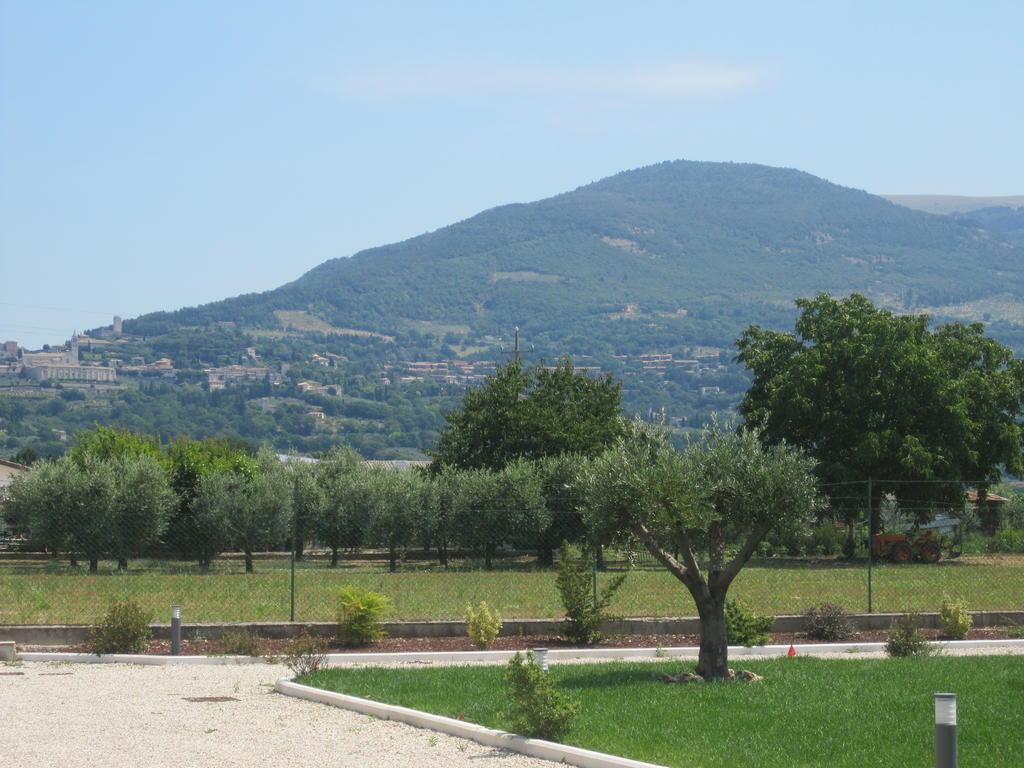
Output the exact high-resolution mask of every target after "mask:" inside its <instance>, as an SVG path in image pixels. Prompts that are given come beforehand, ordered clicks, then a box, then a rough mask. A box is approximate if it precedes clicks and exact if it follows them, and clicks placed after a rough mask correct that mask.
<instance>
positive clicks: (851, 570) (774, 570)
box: [0, 555, 1024, 624]
mask: <svg viewBox="0 0 1024 768" xmlns="http://www.w3.org/2000/svg"><path fill="white" fill-rule="evenodd" d="M472 565H474V564H472V563H467V564H464V565H463V566H462V567H460V568H452V569H450V570H444V569H442V568H440V567H439V566H437V565H434V564H430V563H427V562H423V561H421V562H416V561H410V562H407V563H406V564H404V565H403V567H402V568H401V569H400V570H399V571H398V572H397V573H388V572H387V568H386V566H385V565H384V564H382V563H380V562H378V561H373V560H366V559H363V560H359V561H346V562H345V563H344V564H343V565H342V566H340V567H338V568H336V569H332V568H328V567H326V564H325V562H324V561H323V560H321V559H312V560H309V561H304V562H302V563H300V564H299V565H298V566H297V568H296V594H295V606H296V619H297V620H299V621H331V620H333V619H334V618H335V610H334V607H333V603H334V595H335V594H336V592H337V591H338V589H339V588H340V587H342V586H344V585H348V584H354V585H358V586H361V587H365V588H368V589H373V590H376V591H379V592H383V593H384V594H386V595H388V596H389V597H390V598H391V599H392V600H393V601H394V606H395V610H394V613H393V614H392V615H391V617H390V618H392V619H409V620H413V619H460V618H462V616H463V614H464V612H465V608H466V606H467V605H469V604H474V605H475V604H476V603H478V602H480V601H481V600H486V601H487V603H488V604H489V605H491V606H492V607H496V608H497V609H498V610H499V611H500V613H501V615H502V616H504V617H506V618H555V617H559V616H561V615H562V608H561V604H560V603H559V600H558V595H557V592H556V591H555V586H554V583H555V572H554V571H553V570H545V569H538V568H536V566H535V565H534V564H533V563H532V561H523V562H518V563H517V562H505V563H503V564H502V565H501V567H500V568H499V569H497V570H493V571H484V570H479V569H475V568H470V566H472ZM611 574H612V572H609V573H608V574H600V575H599V584H600V582H601V581H602V580H604V579H607V578H610V576H611ZM872 582H873V585H872V586H873V589H872V593H873V600H872V603H873V604H872V608H873V610H874V611H876V612H884V611H902V610H904V609H914V610H920V611H934V610H938V608H939V606H940V604H941V602H942V597H943V595H944V594H948V595H951V596H960V597H963V598H964V599H966V601H967V604H968V606H969V607H970V608H971V610H1021V609H1022V608H1024V556H1021V555H986V556H965V557H962V558H960V559H959V560H955V561H944V562H940V563H939V564H936V565H923V564H913V565H888V564H886V565H880V566H876V567H875V568H874V570H873V579H872ZM290 583H291V581H290V568H289V562H288V559H287V557H267V558H263V559H260V560H257V563H256V572H255V573H253V574H245V573H244V572H243V568H242V563H241V561H240V560H238V559H236V558H222V559H220V560H218V561H216V562H215V563H214V566H213V568H212V569H211V570H210V571H209V572H203V571H202V570H200V569H199V568H197V567H196V566H194V565H190V564H188V563H168V562H163V561H132V563H131V567H130V569H129V570H128V571H127V572H126V573H118V572H117V571H116V570H115V569H114V568H113V564H112V563H101V569H100V572H99V573H97V574H89V573H87V572H86V570H85V569H84V568H71V567H70V566H68V565H67V563H66V561H60V562H58V561H51V560H47V559H44V558H38V557H35V558H33V557H31V556H24V557H20V558H14V557H5V558H4V559H0V624H49V623H92V622H95V621H96V620H97V619H98V618H99V616H100V615H102V613H103V612H104V610H105V609H106V607H107V605H108V604H109V603H110V602H112V601H114V600H119V599H125V598H131V599H134V600H136V601H137V602H139V603H140V604H142V605H143V606H145V607H149V608H151V609H152V610H153V611H154V613H155V615H156V616H157V617H164V616H166V615H167V614H168V612H169V606H171V605H181V606H182V615H183V618H184V619H185V621H186V622H203V621H286V620H287V619H288V618H289V608H290ZM730 595H731V596H732V597H735V598H738V599H739V600H741V601H742V602H744V603H745V604H746V605H747V606H749V607H750V608H752V609H753V610H755V611H757V612H759V613H770V614H784V613H802V612H803V611H805V610H806V609H807V608H808V607H809V606H810V605H811V604H813V603H815V602H819V601H822V600H827V601H829V602H833V603H838V604H840V605H843V606H844V607H845V608H846V609H847V610H848V611H850V612H864V611H866V610H867V607H868V606H867V569H866V567H865V565H864V564H863V563H853V564H851V563H847V562H846V561H842V560H802V559H796V558H794V559H770V560H755V561H752V562H751V564H750V565H748V566H747V568H745V569H744V570H743V571H742V572H741V573H740V575H739V577H738V578H737V580H736V582H735V584H734V586H733V588H732V590H731V591H730ZM612 612H613V613H615V614H618V615H621V616H693V615H696V610H695V608H694V605H693V602H692V601H691V600H690V597H689V594H688V593H687V592H686V590H685V589H684V588H683V586H682V585H681V584H679V583H678V582H677V581H675V580H674V579H673V578H672V577H671V576H669V575H668V574H667V573H666V572H664V571H661V570H658V569H657V568H656V567H654V566H650V565H647V566H644V567H643V568H639V569H637V570H634V571H633V572H632V573H631V574H630V575H629V578H628V579H627V580H626V583H625V586H623V588H622V589H621V590H619V592H618V593H617V595H616V599H615V602H614V604H613V605H612Z"/></svg>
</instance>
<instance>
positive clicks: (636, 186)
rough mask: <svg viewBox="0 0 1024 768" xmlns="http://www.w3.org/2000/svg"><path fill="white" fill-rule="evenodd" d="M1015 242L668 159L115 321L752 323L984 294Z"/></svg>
mask: <svg viewBox="0 0 1024 768" xmlns="http://www.w3.org/2000/svg"><path fill="white" fill-rule="evenodd" d="M1013 253H1014V254H1017V255H1016V256H1014V255H1012V254H1010V253H1007V252H1006V250H1005V246H1004V245H1003V244H1002V243H1001V242H1000V241H999V238H998V237H997V236H995V235H991V234H988V233H985V232H984V231H982V232H981V233H980V234H979V231H978V230H977V229H976V228H973V227H971V226H968V225H967V224H965V223H960V222H957V221H954V220H952V219H949V218H946V217H937V216H934V215H931V214H926V213H922V212H919V211H914V210H910V209H908V208H905V207H902V206H899V205H897V204H894V203H892V202H891V201H889V200H886V199H884V198H882V197H879V196H875V195H870V194H869V193H867V192H864V191H862V190H856V189H851V188H847V187H842V186H840V185H836V184H833V183H831V182H828V181H825V180H824V179H820V178H818V177H815V176H813V175H811V174H808V173H805V172H803V171H799V170H796V169H779V168H772V167H770V166H763V165H757V164H750V163H703V162H693V161H668V162H665V163H659V164H656V165H652V166H647V167H644V168H639V169H633V170H629V171H623V172H621V173H619V174H615V175H614V176H610V177H608V178H605V179H601V180H599V181H596V182H592V183H590V184H586V185H583V186H581V187H578V188H576V189H575V190H571V191H568V192H564V193H561V194H559V195H555V196H552V197H549V198H545V199H543V200H539V201H536V202H532V203H513V204H509V205H503V206H497V207H495V208H491V209H488V210H485V211H481V212H480V213H478V214H476V215H474V216H471V217H469V218H467V219H464V220H462V221H460V222H456V223H453V224H450V225H448V226H445V227H441V228H439V229H437V230H434V231H432V232H428V233H424V234H422V235H419V236H416V237H413V238H409V239H407V240H404V241H401V242H398V243H392V244H386V245H381V246H377V247H374V248H370V249H366V250H363V251H360V252H359V253H356V254H353V255H352V256H350V257H342V258H338V259H332V260H329V261H326V262H324V263H322V264H320V265H318V266H316V267H314V268H313V269H312V270H309V271H308V272H307V273H305V274H304V275H301V276H299V277H298V278H296V280H294V281H291V282H289V283H287V284H285V285H283V286H281V287H279V288H277V289H273V290H271V291H266V292H263V293H257V294H247V295H246V296H241V297H236V298H233V299H225V300H222V301H220V302H214V303H211V304H207V305H203V306H201V307H194V308H185V309H182V310H177V311H176V312H171V313H154V314H151V315H144V316H142V317H140V318H137V319H135V320H131V321H126V323H125V325H126V330H131V331H132V332H143V333H145V332H150V333H152V332H159V328H158V327H156V324H155V323H156V321H160V322H159V324H161V325H162V324H163V323H167V322H169V323H170V324H171V325H176V324H187V325H193V326H203V325H204V324H207V325H208V324H209V323H211V322H223V321H235V322H239V321H240V322H242V323H243V324H245V325H252V326H254V327H259V328H280V327H281V326H280V323H279V322H278V321H277V318H276V317H275V316H274V311H275V310H290V311H298V310H301V311H306V312H309V313H310V314H311V315H312V316H314V317H317V318H319V319H321V320H323V321H324V322H326V323H328V324H330V325H331V326H336V327H343V328H352V329H357V330H365V331H373V332H377V333H385V334H393V333H396V332H400V331H401V330H403V329H404V328H408V327H410V324H416V323H428V324H429V323H440V324H446V325H457V326H469V328H470V332H469V334H468V335H469V336H471V337H474V338H480V337H483V336H488V335H494V334H496V333H498V332H500V330H501V329H505V328H507V327H510V326H511V325H520V326H523V327H524V328H528V329H529V330H530V331H531V332H532V333H533V334H534V335H538V334H539V335H542V336H545V337H546V338H548V339H549V340H550V341H552V342H556V341H558V340H559V339H560V338H561V339H562V340H564V339H565V338H566V337H568V336H572V335H578V334H579V333H580V332H581V330H582V329H583V328H584V327H585V326H587V325H588V324H590V323H592V322H597V323H598V324H600V323H602V322H603V320H604V319H606V318H607V317H609V316H611V315H614V314H616V313H619V314H621V312H622V311H623V310H625V308H626V307H629V306H638V307H640V309H641V310H643V311H646V312H655V313H659V312H660V313H672V312H679V311H681V310H685V311H686V313H687V315H689V314H691V313H694V312H701V311H712V312H713V311H714V309H713V308H711V309H709V305H713V304H715V303H716V301H741V302H743V303H744V304H746V305H749V306H750V310H751V311H749V312H747V311H744V312H741V313H740V314H742V315H743V318H742V319H743V320H744V321H751V322H752V321H755V320H756V315H757V314H758V312H759V311H768V313H769V314H777V313H772V312H771V311H770V308H771V307H778V306H780V303H781V304H782V305H787V304H788V303H789V302H791V301H792V299H795V298H797V297H799V296H806V295H811V294H814V293H817V292H820V291H827V292H830V293H848V292H852V291H859V292H862V293H865V294H867V295H869V296H870V297H871V298H873V299H874V300H876V301H877V302H879V303H881V304H883V305H886V306H890V307H892V308H893V309H897V310H899V311H913V310H914V308H915V307H918V306H932V307H943V306H946V305H955V304H962V303H964V302H971V301H978V300H982V299H984V298H986V296H988V295H989V294H991V293H994V291H990V290H988V289H987V288H985V287H984V286H983V285H979V283H978V281H977V280H976V279H974V278H976V277H977V276H978V274H979V270H982V271H983V272H984V271H988V272H989V273H990V274H991V275H992V277H993V282H998V283H999V284H1000V286H1001V288H1002V291H1001V292H1002V293H1004V294H1005V293H1007V291H1009V292H1010V293H1011V294H1014V295H1017V296H1019V295H1020V294H1021V288H1022V286H1024V273H1022V271H1021V268H1020V267H1019V266H1017V264H1018V263H1019V262H1020V260H1019V253H1017V251H1016V250H1014V251H1013ZM951 285H952V286H956V287H955V288H952V289H951V288H950V286H951ZM716 296H719V297H721V298H720V299H717V300H716V299H715V298H714V297H716ZM541 314H547V315H550V321H549V322H544V321H542V320H541V321H538V319H537V317H538V316H539V315H541ZM634 314H636V313H634ZM1022 316H1024V313H1022ZM680 319H682V318H680ZM679 325H680V330H684V329H685V328H686V326H687V325H691V326H692V325H693V323H692V322H690V323H685V322H683V323H681V324H679ZM691 330H695V331H696V330H697V329H691ZM699 332H704V331H699ZM718 336H719V337H721V334H718ZM705 340H707V339H705ZM718 341H722V339H721V338H718ZM568 351H572V350H568Z"/></svg>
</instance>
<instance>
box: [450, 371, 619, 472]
mask: <svg viewBox="0 0 1024 768" xmlns="http://www.w3.org/2000/svg"><path fill="white" fill-rule="evenodd" d="M621 389H622V388H621V385H620V384H619V383H618V382H616V381H615V380H614V379H613V378H612V377H611V376H600V377H593V376H589V375H587V374H586V373H583V372H580V371H577V370H576V369H575V368H574V367H573V364H572V361H571V360H569V359H568V358H564V359H562V361H561V362H560V363H559V364H558V365H557V366H555V367H553V368H546V367H543V366H536V367H532V368H526V367H524V366H523V365H522V363H521V362H520V361H518V360H514V361H512V362H510V363H508V364H507V365H499V366H498V369H497V371H496V372H495V374H494V375H493V376H491V377H490V378H488V380H487V382H486V383H485V384H484V385H483V386H482V387H480V388H479V389H471V390H470V391H469V392H467V393H466V396H465V398H464V399H463V402H462V408H461V409H459V410H457V411H454V412H452V413H449V414H448V415H447V416H446V417H445V418H446V419H447V421H448V424H447V426H446V427H445V428H444V430H443V431H442V432H441V435H440V436H439V437H438V440H437V445H436V447H435V449H434V451H433V452H432V455H433V457H434V469H435V471H436V470H439V469H440V468H442V467H446V466H451V467H457V468H459V469H492V470H500V469H502V468H503V467H505V466H506V465H507V464H509V463H510V462H512V461H514V460H515V459H520V458H523V459H540V458H544V457H546V456H559V455H561V454H564V453H578V454H582V455H586V456H593V455H595V454H597V453H599V452H600V451H601V450H603V449H604V448H605V447H607V446H608V445H610V444H611V443H613V442H614V441H615V439H616V437H618V435H619V430H620V422H619V416H620V402H621V395H622V393H621Z"/></svg>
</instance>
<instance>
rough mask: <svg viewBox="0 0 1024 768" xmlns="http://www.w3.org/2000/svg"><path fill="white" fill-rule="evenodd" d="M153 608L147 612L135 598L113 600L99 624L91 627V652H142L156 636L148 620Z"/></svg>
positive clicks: (150, 619) (151, 618) (150, 618)
mask: <svg viewBox="0 0 1024 768" xmlns="http://www.w3.org/2000/svg"><path fill="white" fill-rule="evenodd" d="M152 620H153V612H152V611H144V610H143V609H142V608H141V607H140V606H139V604H138V603H136V602H134V601H133V600H123V601H121V602H117V603H114V604H113V605H111V606H110V608H109V609H108V610H107V613H106V615H105V616H104V617H103V618H102V619H101V620H100V623H99V624H94V625H93V626H92V627H91V628H90V629H89V642H88V648H89V652H90V653H95V654H96V655H97V656H100V655H101V654H104V653H142V652H143V651H144V650H146V641H147V640H149V638H150V637H151V636H152V635H153V633H152V631H150V629H149V623H150V622H151V621H152Z"/></svg>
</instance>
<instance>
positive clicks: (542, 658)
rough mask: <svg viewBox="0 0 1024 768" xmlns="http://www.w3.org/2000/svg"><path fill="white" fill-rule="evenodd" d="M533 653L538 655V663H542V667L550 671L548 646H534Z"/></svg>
mask: <svg viewBox="0 0 1024 768" xmlns="http://www.w3.org/2000/svg"><path fill="white" fill-rule="evenodd" d="M533 655H534V656H536V657H537V663H538V664H540V668H541V669H543V670H544V671H545V672H547V671H548V649H547V648H534V649H533Z"/></svg>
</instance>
